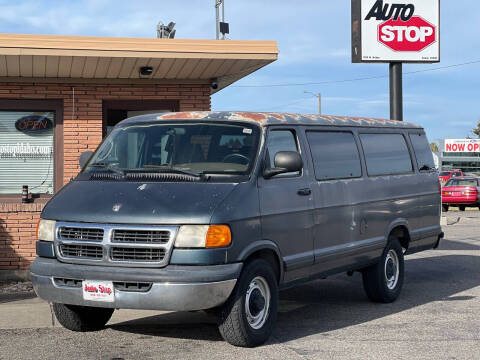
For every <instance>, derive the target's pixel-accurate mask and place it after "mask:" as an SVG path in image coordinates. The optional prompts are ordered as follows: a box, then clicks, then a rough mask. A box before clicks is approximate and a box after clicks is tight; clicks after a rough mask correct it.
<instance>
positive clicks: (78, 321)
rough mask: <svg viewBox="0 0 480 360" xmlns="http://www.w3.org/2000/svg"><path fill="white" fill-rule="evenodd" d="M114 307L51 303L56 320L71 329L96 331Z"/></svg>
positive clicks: (106, 319) (110, 314)
mask: <svg viewBox="0 0 480 360" xmlns="http://www.w3.org/2000/svg"><path fill="white" fill-rule="evenodd" d="M113 310H114V309H106V308H97V307H89V306H77V305H66V304H58V303H54V304H53V312H54V313H55V317H56V318H57V320H58V322H59V323H60V324H61V325H62V326H63V327H64V328H67V329H68V330H72V331H82V332H85V331H96V330H101V329H103V328H104V327H105V324H106V323H107V322H108V320H110V318H111V317H112V314H113Z"/></svg>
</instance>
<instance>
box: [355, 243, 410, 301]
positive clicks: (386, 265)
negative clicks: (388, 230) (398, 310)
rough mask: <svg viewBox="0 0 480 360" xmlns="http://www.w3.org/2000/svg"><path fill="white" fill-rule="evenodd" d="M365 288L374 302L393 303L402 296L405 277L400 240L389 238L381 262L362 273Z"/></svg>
mask: <svg viewBox="0 0 480 360" xmlns="http://www.w3.org/2000/svg"><path fill="white" fill-rule="evenodd" d="M362 276H363V288H364V289H365V292H366V293H367V296H368V298H369V299H370V300H371V301H374V302H381V303H391V302H393V301H395V300H396V299H397V298H398V296H399V295H400V291H401V290H402V285H403V277H404V260H403V251H402V246H401V245H400V242H399V241H398V239H397V238H396V237H394V236H389V238H388V243H387V246H386V247H385V249H384V251H383V253H382V256H381V258H380V261H379V262H378V263H377V264H375V265H372V266H370V267H368V268H366V269H365V270H363V273H362Z"/></svg>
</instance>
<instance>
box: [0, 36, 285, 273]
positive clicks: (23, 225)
mask: <svg viewBox="0 0 480 360" xmlns="http://www.w3.org/2000/svg"><path fill="white" fill-rule="evenodd" d="M277 55H278V50H277V44H276V42H272V41H222V40H220V41H219V40H173V39H133V38H100V37H72V36H45V35H7V34H3V35H0V280H1V279H2V278H3V279H4V278H13V277H15V276H17V277H20V278H22V277H25V276H26V275H27V274H28V272H27V271H26V269H27V268H28V266H29V264H30V262H31V261H32V260H33V259H34V257H35V228H36V224H37V221H38V218H39V216H40V213H41V211H42V208H43V205H44V204H45V203H46V201H48V199H49V198H50V197H51V196H52V195H53V194H54V193H55V192H56V191H58V190H60V189H61V187H62V186H63V185H64V184H65V183H67V182H68V181H69V180H70V179H71V178H72V177H74V176H75V175H76V174H77V172H78V171H79V165H78V157H79V155H80V154H81V153H82V152H83V151H86V150H93V149H95V148H96V147H97V146H98V144H99V143H100V142H101V140H102V138H103V137H104V136H105V135H106V133H107V132H108V130H109V128H110V127H111V126H114V125H115V124H116V123H118V122H119V121H121V120H123V119H124V118H126V117H128V116H133V115H136V114H140V113H146V112H163V111H194V110H210V97H211V95H212V94H213V93H214V92H216V91H219V90H221V89H223V88H225V87H226V86H228V85H230V84H231V83H233V82H235V81H237V80H239V79H241V78H242V77H244V76H246V75H248V74H250V73H252V72H254V71H256V70H258V69H259V68H261V67H263V66H265V65H267V64H269V63H271V62H273V61H275V60H276V58H277ZM213 83H218V85H217V86H216V87H215V86H213V87H212V84H213ZM23 185H28V186H29V191H30V195H29V203H27V204H24V203H22V201H21V192H22V186H23Z"/></svg>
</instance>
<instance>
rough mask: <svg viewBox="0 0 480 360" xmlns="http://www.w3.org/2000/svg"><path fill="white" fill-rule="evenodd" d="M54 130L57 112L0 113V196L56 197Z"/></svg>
mask: <svg viewBox="0 0 480 360" xmlns="http://www.w3.org/2000/svg"><path fill="white" fill-rule="evenodd" d="M54 129H55V113H54V112H48V111H47V112H46V111H5V110H4V111H0V194H21V192H22V185H28V187H29V191H30V192H32V193H36V194H53V192H54V165H55V164H54Z"/></svg>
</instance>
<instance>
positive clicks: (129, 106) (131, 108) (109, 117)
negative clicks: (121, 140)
mask: <svg viewBox="0 0 480 360" xmlns="http://www.w3.org/2000/svg"><path fill="white" fill-rule="evenodd" d="M178 110H179V103H178V101H177V100H107V101H104V102H103V137H105V136H106V135H108V133H109V132H110V130H111V129H113V127H114V126H115V125H117V124H118V123H119V122H120V121H122V120H124V119H126V118H129V117H132V116H137V115H144V114H156V113H164V112H170V111H178Z"/></svg>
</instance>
